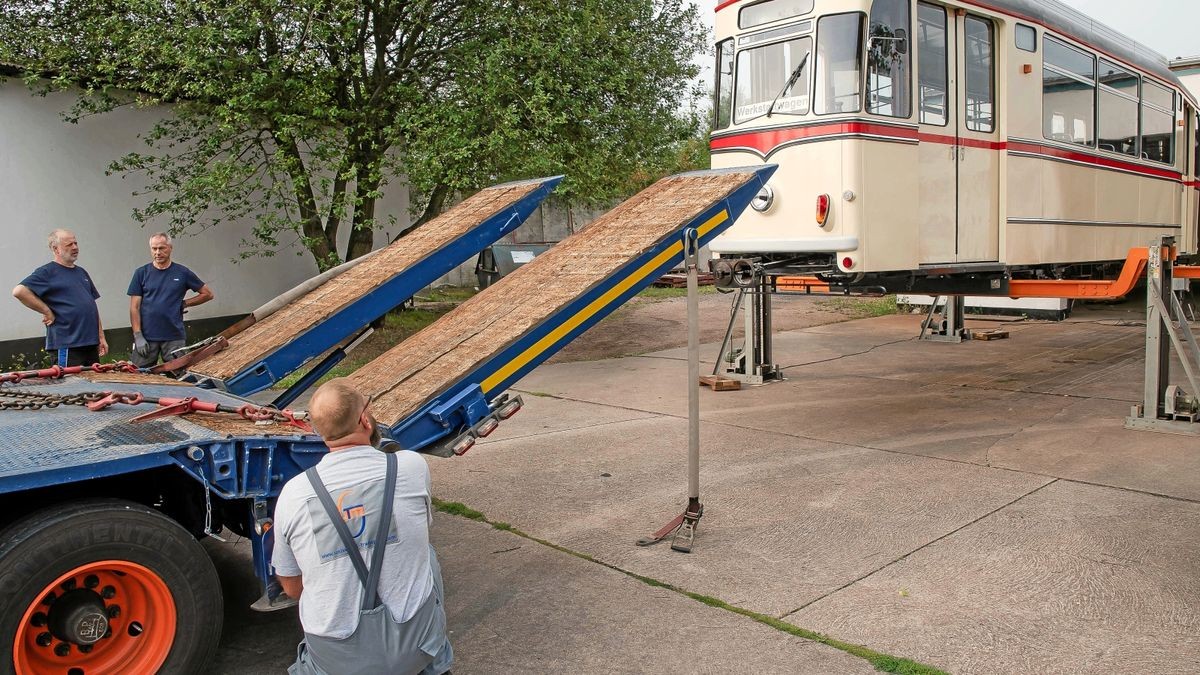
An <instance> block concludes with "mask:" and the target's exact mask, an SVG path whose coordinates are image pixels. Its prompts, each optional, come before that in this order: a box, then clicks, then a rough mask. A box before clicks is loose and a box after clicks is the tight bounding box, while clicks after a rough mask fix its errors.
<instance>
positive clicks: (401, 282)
mask: <svg viewBox="0 0 1200 675" xmlns="http://www.w3.org/2000/svg"><path fill="white" fill-rule="evenodd" d="M561 180H562V176H554V177H552V178H540V179H536V180H535V181H529V182H536V183H539V186H538V187H537V188H536V189H535V190H533V191H532V192H530V193H529V194H528V195H526V196H525V197H522V198H521V200H520V201H518V202H517V203H515V204H513V205H512V206H511V207H509V208H506V209H504V210H502V211H500V212H498V213H496V214H494V215H493V216H491V217H490V218H488V219H487V220H485V221H483V222H482V223H480V224H479V225H477V226H476V227H474V228H472V229H471V230H469V231H468V232H466V233H465V234H463V235H462V236H460V237H458V238H457V239H455V240H454V241H452V242H450V243H449V244H447V245H445V246H443V247H442V248H441V249H440V250H438V251H437V252H436V253H434V254H433V255H430V256H428V257H426V258H424V259H423V260H421V261H419V262H417V263H416V264H414V265H413V266H412V267H410V268H409V269H407V270H404V271H403V272H402V273H400V274H399V275H397V276H396V277H395V278H393V279H391V280H390V281H388V282H387V283H385V284H383V285H381V286H379V287H378V288H375V289H373V290H371V291H369V292H367V293H364V294H363V295H362V296H361V297H359V298H357V299H356V300H354V301H353V302H351V303H349V304H348V305H346V306H345V307H343V308H342V309H340V310H338V311H337V312H335V313H333V314H331V315H330V316H328V317H326V318H325V319H324V320H322V321H321V322H319V323H317V324H316V325H313V326H311V327H310V328H308V329H307V330H305V331H304V332H303V333H301V334H299V335H297V336H296V337H295V338H294V339H292V340H289V341H288V342H287V343H286V344H284V345H282V346H280V347H279V348H278V349H276V350H275V351H274V352H271V353H270V354H268V355H266V356H265V357H263V358H262V359H261V360H259V361H257V362H255V363H253V364H251V365H249V366H247V367H246V368H243V369H242V370H241V371H240V372H238V373H237V374H236V375H234V376H233V377H230V378H229V379H227V380H225V381H224V383H223V384H224V387H225V389H226V390H227V391H229V392H231V393H234V394H237V395H239V396H247V395H249V394H253V393H255V392H258V391H262V390H263V389H266V388H267V387H270V386H271V385H273V384H275V383H276V382H278V381H279V380H281V379H283V378H284V377H286V376H287V375H289V374H291V373H292V372H294V371H296V370H297V369H299V368H301V367H302V366H303V365H304V364H305V363H307V362H308V361H309V360H310V359H312V358H314V357H316V356H318V355H320V354H323V353H325V352H326V351H328V350H330V349H332V348H333V347H334V346H336V345H337V344H338V343H340V342H342V341H343V340H345V339H346V338H348V337H349V336H351V335H353V334H354V333H355V332H357V331H359V330H361V329H362V328H363V327H364V326H366V325H367V324H369V323H371V322H372V321H374V320H376V319H378V318H379V317H381V316H383V315H384V314H386V313H387V312H389V311H390V310H392V309H394V308H396V307H398V306H399V305H401V304H402V303H404V302H405V301H407V300H408V299H409V298H411V297H412V296H413V295H415V294H416V293H417V292H419V291H420V290H421V289H422V288H425V287H426V286H428V285H429V284H431V283H433V282H434V281H436V280H437V279H438V277H441V276H443V275H445V274H447V273H449V272H450V271H451V270H453V269H454V268H455V267H457V266H458V265H461V264H462V263H463V261H465V260H468V259H470V258H471V257H472V256H474V255H477V254H478V253H479V252H480V251H482V250H483V249H484V248H486V247H487V246H489V245H490V244H492V243H494V242H496V241H497V240H499V239H500V238H501V237H503V236H505V235H506V234H508V233H510V232H512V231H513V230H515V229H517V227H518V226H520V224H521V223H523V222H524V221H525V219H526V218H528V217H529V216H530V214H532V213H533V211H534V210H535V209H536V208H537V207H538V205H539V204H541V203H542V201H543V200H544V199H545V198H546V197H547V196H548V195H549V194H550V192H551V191H553V190H554V188H555V186H557V185H558V183H559V181H561Z"/></svg>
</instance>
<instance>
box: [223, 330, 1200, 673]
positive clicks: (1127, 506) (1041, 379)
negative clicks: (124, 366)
mask: <svg viewBox="0 0 1200 675" xmlns="http://www.w3.org/2000/svg"><path fill="white" fill-rule="evenodd" d="M919 322H920V317H916V316H911V315H906V316H891V317H880V318H876V319H867V320H860V321H853V322H847V323H841V324H834V325H826V326H818V327H813V328H808V329H804V330H799V331H792V332H788V333H783V334H781V335H779V336H778V338H777V340H776V359H777V361H779V363H781V364H782V365H785V366H789V368H788V369H787V371H786V372H787V375H788V380H787V381H785V382H781V383H775V384H772V385H769V386H766V387H758V388H751V389H746V390H742V391H737V392H721V393H715V392H711V391H709V390H707V389H702V390H701V394H702V397H701V410H702V417H703V420H704V424H703V429H702V455H703V459H702V477H701V486H702V487H701V489H702V497H703V501H704V503H705V507H706V513H705V516H704V518H703V520H702V522H701V524H700V528H699V533H698V538H697V542H696V547H695V551H694V553H692V554H690V555H685V554H678V553H672V552H671V551H670V550H669V549H668V548H667V546H666V544H660V545H658V546H655V547H650V548H638V547H636V546H634V545H633V542H634V540H636V539H637V538H638V537H639V536H642V535H644V534H647V533H649V532H650V531H653V530H654V529H656V528H657V527H658V526H659V525H661V524H662V523H663V522H665V521H666V520H668V519H669V518H670V517H672V516H673V515H675V514H676V513H678V511H679V510H680V509H681V507H682V506H683V503H684V501H685V496H686V478H685V473H684V471H685V466H684V458H685V457H686V427H687V424H686V416H685V415H686V397H687V383H686V362H684V361H683V360H682V358H681V357H682V355H683V352H682V351H681V350H667V351H664V352H658V353H655V354H651V355H647V356H642V357H629V358H622V359H611V360H606V361H593V362H579V363H561V364H548V365H544V366H542V367H541V368H539V369H537V370H536V371H534V372H533V373H532V374H531V375H529V376H528V377H526V378H525V379H524V380H523V381H522V382H521V383H520V386H519V387H518V389H519V390H520V391H523V392H525V394H526V395H525V401H526V407H525V410H523V411H522V412H521V413H520V414H518V415H517V416H516V417H514V418H513V419H511V420H509V421H508V422H506V423H505V424H503V425H501V427H500V429H499V430H498V431H497V432H496V433H495V434H493V435H492V437H490V438H488V439H485V440H484V441H482V442H481V443H480V444H479V445H477V446H476V448H474V449H473V450H471V452H470V453H468V454H467V455H466V456H464V457H461V458H455V459H450V460H440V459H436V458H431V459H430V464H431V466H432V467H433V472H434V486H435V492H436V493H437V496H438V497H439V498H440V499H443V500H447V501H456V502H462V503H464V504H466V505H467V506H469V507H471V508H473V509H477V510H479V511H481V512H483V513H484V514H486V516H487V517H488V518H489V519H491V520H493V521H503V522H505V523H510V524H511V525H512V526H514V527H515V528H518V529H519V530H521V531H523V532H525V533H528V534H529V535H531V536H533V537H537V538H540V539H543V540H545V541H547V542H550V543H552V544H555V545H557V546H561V547H564V548H566V549H569V550H570V551H574V552H577V553H579V554H583V555H586V556H590V557H592V558H594V559H595V560H596V561H598V562H590V561H588V560H584V559H581V558H578V557H575V556H572V555H570V554H568V553H565V552H562V551H559V550H555V549H553V548H550V547H547V546H545V545H543V544H540V543H537V542H535V541H532V540H530V539H527V538H522V537H519V536H517V535H514V534H512V533H508V532H501V531H496V530H494V529H491V528H489V527H488V526H486V525H484V524H481V523H475V522H471V521H467V520H465V519H462V518H459V517H454V516H448V515H445V514H439V516H438V517H437V519H436V522H435V529H436V537H437V545H438V548H439V551H440V552H441V555H442V559H443V565H444V569H445V574H446V582H447V587H448V598H447V608H448V611H449V614H450V624H451V626H452V628H453V629H454V630H455V631H456V633H455V636H454V639H455V647H456V651H457V654H458V665H457V666H456V668H455V672H456V673H457V672H497V671H510V670H519V671H527V672H554V671H563V670H571V671H577V672H730V671H732V672H742V671H761V672H825V673H828V672H858V671H862V670H870V669H871V667H870V664H868V663H867V662H866V661H864V660H861V659H859V658H857V657H853V656H850V655H849V654H846V653H845V652H841V651H837V650H835V649H833V648H831V647H827V646H824V645H819V644H816V643H812V642H808V641H805V640H802V639H800V638H797V637H795V636H793V635H790V634H788V633H786V632H784V631H780V630H777V629H775V628H772V627H771V626H768V625H764V624H763V623H759V622H756V621H754V620H752V619H750V618H747V617H744V616H741V615H738V614H735V613H733V612H730V611H727V610H723V609H718V608H715V607H709V606H707V605H705V604H702V603H700V602H697V601H695V600H692V599H690V598H687V597H685V596H683V595H681V594H679V593H676V592H673V591H669V590H664V589H661V588H656V587H654V586H650V585H647V584H645V583H643V582H641V581H638V580H636V579H633V578H631V577H629V576H627V575H625V574H622V573H621V572H620V571H615V570H614V569H612V568H616V570H621V571H625V572H628V573H631V574H636V575H640V576H642V577H646V578H649V579H653V580H658V581H660V582H663V583H667V584H670V585H672V586H674V587H677V588H680V589H684V590H687V591H691V592H694V593H699V594H702V595H704V596H710V597H712V598H716V599H719V600H721V601H723V602H725V603H728V604H729V605H733V606H736V607H739V608H742V609H745V610H748V611H752V612H757V613H760V614H763V615H767V616H770V617H775V618H777V619H780V620H782V621H784V622H788V623H790V624H793V625H795V626H798V627H802V628H804V629H809V630H813V631H817V632H821V633H825V634H828V635H830V636H832V637H835V638H839V639H841V640H845V641H848V642H851V643H857V644H862V645H866V646H867V647H870V648H872V649H875V650H878V651H881V652H886V653H889V654H893V655H896V656H902V657H908V658H911V659H915V660H917V661H919V662H922V663H927V664H929V665H932V666H935V667H939V668H942V669H945V670H948V671H951V672H965V673H966V672H970V673H974V672H979V673H990V672H996V673H1016V672H1096V671H1124V672H1155V673H1190V672H1197V671H1200V611H1198V609H1197V608H1200V576H1198V575H1197V574H1196V570H1197V569H1200V478H1197V477H1198V476H1200V442H1198V441H1197V439H1196V438H1194V437H1192V438H1188V437H1183V436H1171V435H1164V434H1153V433H1146V432H1135V431H1128V430H1125V429H1124V428H1122V426H1121V424H1122V422H1123V419H1124V416H1125V415H1126V414H1128V409H1129V406H1130V404H1131V403H1133V402H1135V401H1136V400H1138V399H1139V398H1140V393H1141V348H1142V340H1143V339H1144V338H1143V333H1142V328H1141V327H1139V326H1129V325H1111V324H1112V323H1114V322H1105V321H1101V320H1097V321H1095V322H1079V321H1076V322H1069V323H1060V324H1041V323H1033V324H1020V325H1009V326H1007V327H1008V328H1010V330H1011V332H1012V336H1011V337H1010V338H1009V339H1008V340H999V341H991V342H970V343H965V344H961V345H946V344H934V343H918V342H915V341H914V340H912V337H913V336H914V335H915V334H916V331H917V327H918V325H919ZM1115 323H1119V322H1115ZM702 354H704V355H705V356H706V357H708V358H712V357H713V355H714V354H715V346H707V347H706V348H705V349H704V351H703V352H702ZM710 367H711V366H710ZM211 548H212V550H213V551H214V555H216V556H217V557H218V558H219V559H222V560H223V561H224V562H222V563H221V564H222V568H223V572H227V573H226V574H225V576H226V577H231V576H233V577H236V576H237V574H239V573H240V574H242V575H243V577H244V575H245V574H246V572H247V571H248V569H249V568H248V566H246V565H245V564H244V562H243V563H239V562H238V561H237V560H235V559H236V558H238V557H239V556H240V557H245V556H246V555H247V554H248V551H245V549H246V547H245V546H244V545H243V546H242V550H239V549H238V547H237V546H236V545H227V546H214V547H211ZM600 563H602V564H600ZM226 568H228V569H226ZM238 570H240V572H238ZM243 580H244V579H243ZM251 581H252V579H251ZM246 591H247V592H248V593H249V595H248V596H247V595H245V593H243V596H244V597H243V599H245V601H246V602H248V601H249V600H252V599H253V596H254V593H255V591H254V589H253V588H247V589H246ZM231 592H234V590H233V589H231ZM247 598H248V599H247ZM231 604H232V603H231ZM230 613H231V614H230V617H228V618H227V622H229V623H230V624H231V625H229V626H227V629H226V638H225V643H224V645H223V650H222V653H221V659H222V661H221V663H220V665H221V667H222V669H228V670H237V671H238V672H279V671H280V669H281V667H282V666H284V665H286V663H287V662H289V661H290V658H289V657H288V652H289V651H290V649H291V648H292V646H294V643H295V640H296V639H298V636H299V629H298V626H297V625H296V622H295V619H294V615H293V614H291V613H280V614H276V615H268V616H267V617H258V616H248V615H246V614H245V612H244V611H243V610H241V608H240V606H235V607H231V609H230ZM231 627H232V628H234V630H232V631H231V630H230V628H231ZM268 643H269V644H268ZM255 650H260V652H256V651H255ZM280 652H283V656H282V657H280V656H279V653H280ZM255 659H257V660H255ZM255 664H257V665H255ZM254 668H259V670H254Z"/></svg>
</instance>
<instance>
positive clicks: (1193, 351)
mask: <svg viewBox="0 0 1200 675" xmlns="http://www.w3.org/2000/svg"><path fill="white" fill-rule="evenodd" d="M1174 246H1175V238H1174V237H1169V236H1168V237H1162V238H1160V239H1159V241H1158V242H1156V243H1154V244H1151V246H1150V255H1149V256H1148V257H1147V260H1146V371H1145V382H1144V387H1143V392H1142V403H1141V404H1140V405H1136V406H1133V409H1132V410H1131V412H1130V415H1129V417H1127V418H1126V419H1125V427H1126V428H1127V429H1138V430H1142V431H1161V432H1166V433H1176V434H1187V435H1197V436H1200V424H1197V422H1198V421H1200V397H1198V396H1197V393H1198V392H1200V347H1198V346H1197V343H1196V336H1195V334H1193V333H1192V329H1191V327H1190V326H1189V325H1188V320H1187V317H1186V316H1185V315H1184V311H1183V307H1182V306H1181V305H1180V303H1179V299H1178V298H1176V297H1175V294H1174V293H1173V292H1172V289H1171V269H1172V261H1171V252H1172V249H1173V247H1174ZM1172 348H1174V351H1175V353H1176V355H1178V356H1179V360H1180V361H1181V362H1182V364H1183V370H1184V373H1185V375H1186V376H1187V381H1188V385H1189V386H1190V387H1191V390H1190V393H1189V392H1188V391H1186V390H1184V389H1183V388H1182V387H1180V386H1178V385H1172V384H1171V383H1170V380H1171V350H1172ZM1193 362H1195V365H1193Z"/></svg>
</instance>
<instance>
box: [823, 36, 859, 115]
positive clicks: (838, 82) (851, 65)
mask: <svg viewBox="0 0 1200 675" xmlns="http://www.w3.org/2000/svg"><path fill="white" fill-rule="evenodd" d="M862 33H863V15H862V14H861V13H858V12H854V13H850V14H830V15H828V16H823V17H821V18H820V19H819V20H818V21H817V68H816V70H817V86H816V95H817V104H816V112H817V114H818V115H829V114H832V113H852V112H858V111H860V110H862V43H863V34H862Z"/></svg>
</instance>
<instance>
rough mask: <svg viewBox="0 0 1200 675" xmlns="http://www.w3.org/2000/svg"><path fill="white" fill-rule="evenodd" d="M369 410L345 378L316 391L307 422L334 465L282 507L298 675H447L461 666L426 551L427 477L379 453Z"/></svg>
mask: <svg viewBox="0 0 1200 675" xmlns="http://www.w3.org/2000/svg"><path fill="white" fill-rule="evenodd" d="M369 405H370V399H368V398H367V397H365V396H363V395H362V393H361V392H359V391H358V390H357V389H356V388H355V387H354V385H352V384H351V383H350V382H349V381H348V380H346V379H343V378H339V379H335V380H330V381H329V382H326V383H325V384H323V385H321V387H320V388H319V389H317V391H316V393H315V394H313V397H312V400H311V402H310V403H309V415H310V416H311V418H312V424H313V426H314V427H315V428H316V431H317V432H318V433H319V434H321V436H322V437H323V438H324V439H325V445H326V446H328V448H329V454H327V455H325V456H324V457H323V458H321V461H320V463H318V464H317V466H315V467H313V468H312V469H309V471H307V472H306V473H305V474H304V475H300V476H296V477H295V478H293V479H291V480H290V481H288V483H287V485H285V486H284V487H283V490H282V491H281V492H280V494H279V500H278V502H277V503H276V505H275V528H274V533H275V547H274V554H273V556H272V563H273V565H274V567H275V574H276V576H277V577H278V579H279V582H280V584H282V585H283V589H284V591H285V592H286V593H287V594H288V595H289V596H291V597H293V598H299V600H300V623H301V624H302V625H303V627H304V640H303V641H301V643H300V645H299V647H298V648H297V655H296V662H295V663H294V664H293V665H292V666H291V668H289V669H288V672H289V673H291V674H292V675H326V674H327V675H356V674H359V673H362V674H366V673H372V674H374V673H396V674H405V673H411V674H415V673H421V675H442V674H444V673H448V672H449V670H450V666H451V663H452V661H453V658H454V653H453V650H452V649H451V647H450V640H449V639H448V638H447V636H446V613H445V608H444V607H443V595H444V594H443V588H442V575H441V570H440V568H439V566H438V562H437V556H436V555H435V554H434V551H433V547H432V546H431V545H430V543H429V526H430V524H431V523H432V522H433V509H432V504H431V501H432V498H431V494H430V492H431V490H430V487H431V484H430V478H429V467H428V466H427V465H426V464H425V459H424V458H423V457H421V456H420V455H418V454H417V453H415V452H408V451H403V450H402V451H399V452H395V453H384V452H381V451H380V450H377V449H376V448H375V446H376V445H377V444H378V442H379V431H378V429H377V428H376V424H375V419H374V418H373V417H372V416H371V413H370V412H368V410H367V408H368V406H369ZM381 544H382V545H381Z"/></svg>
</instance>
